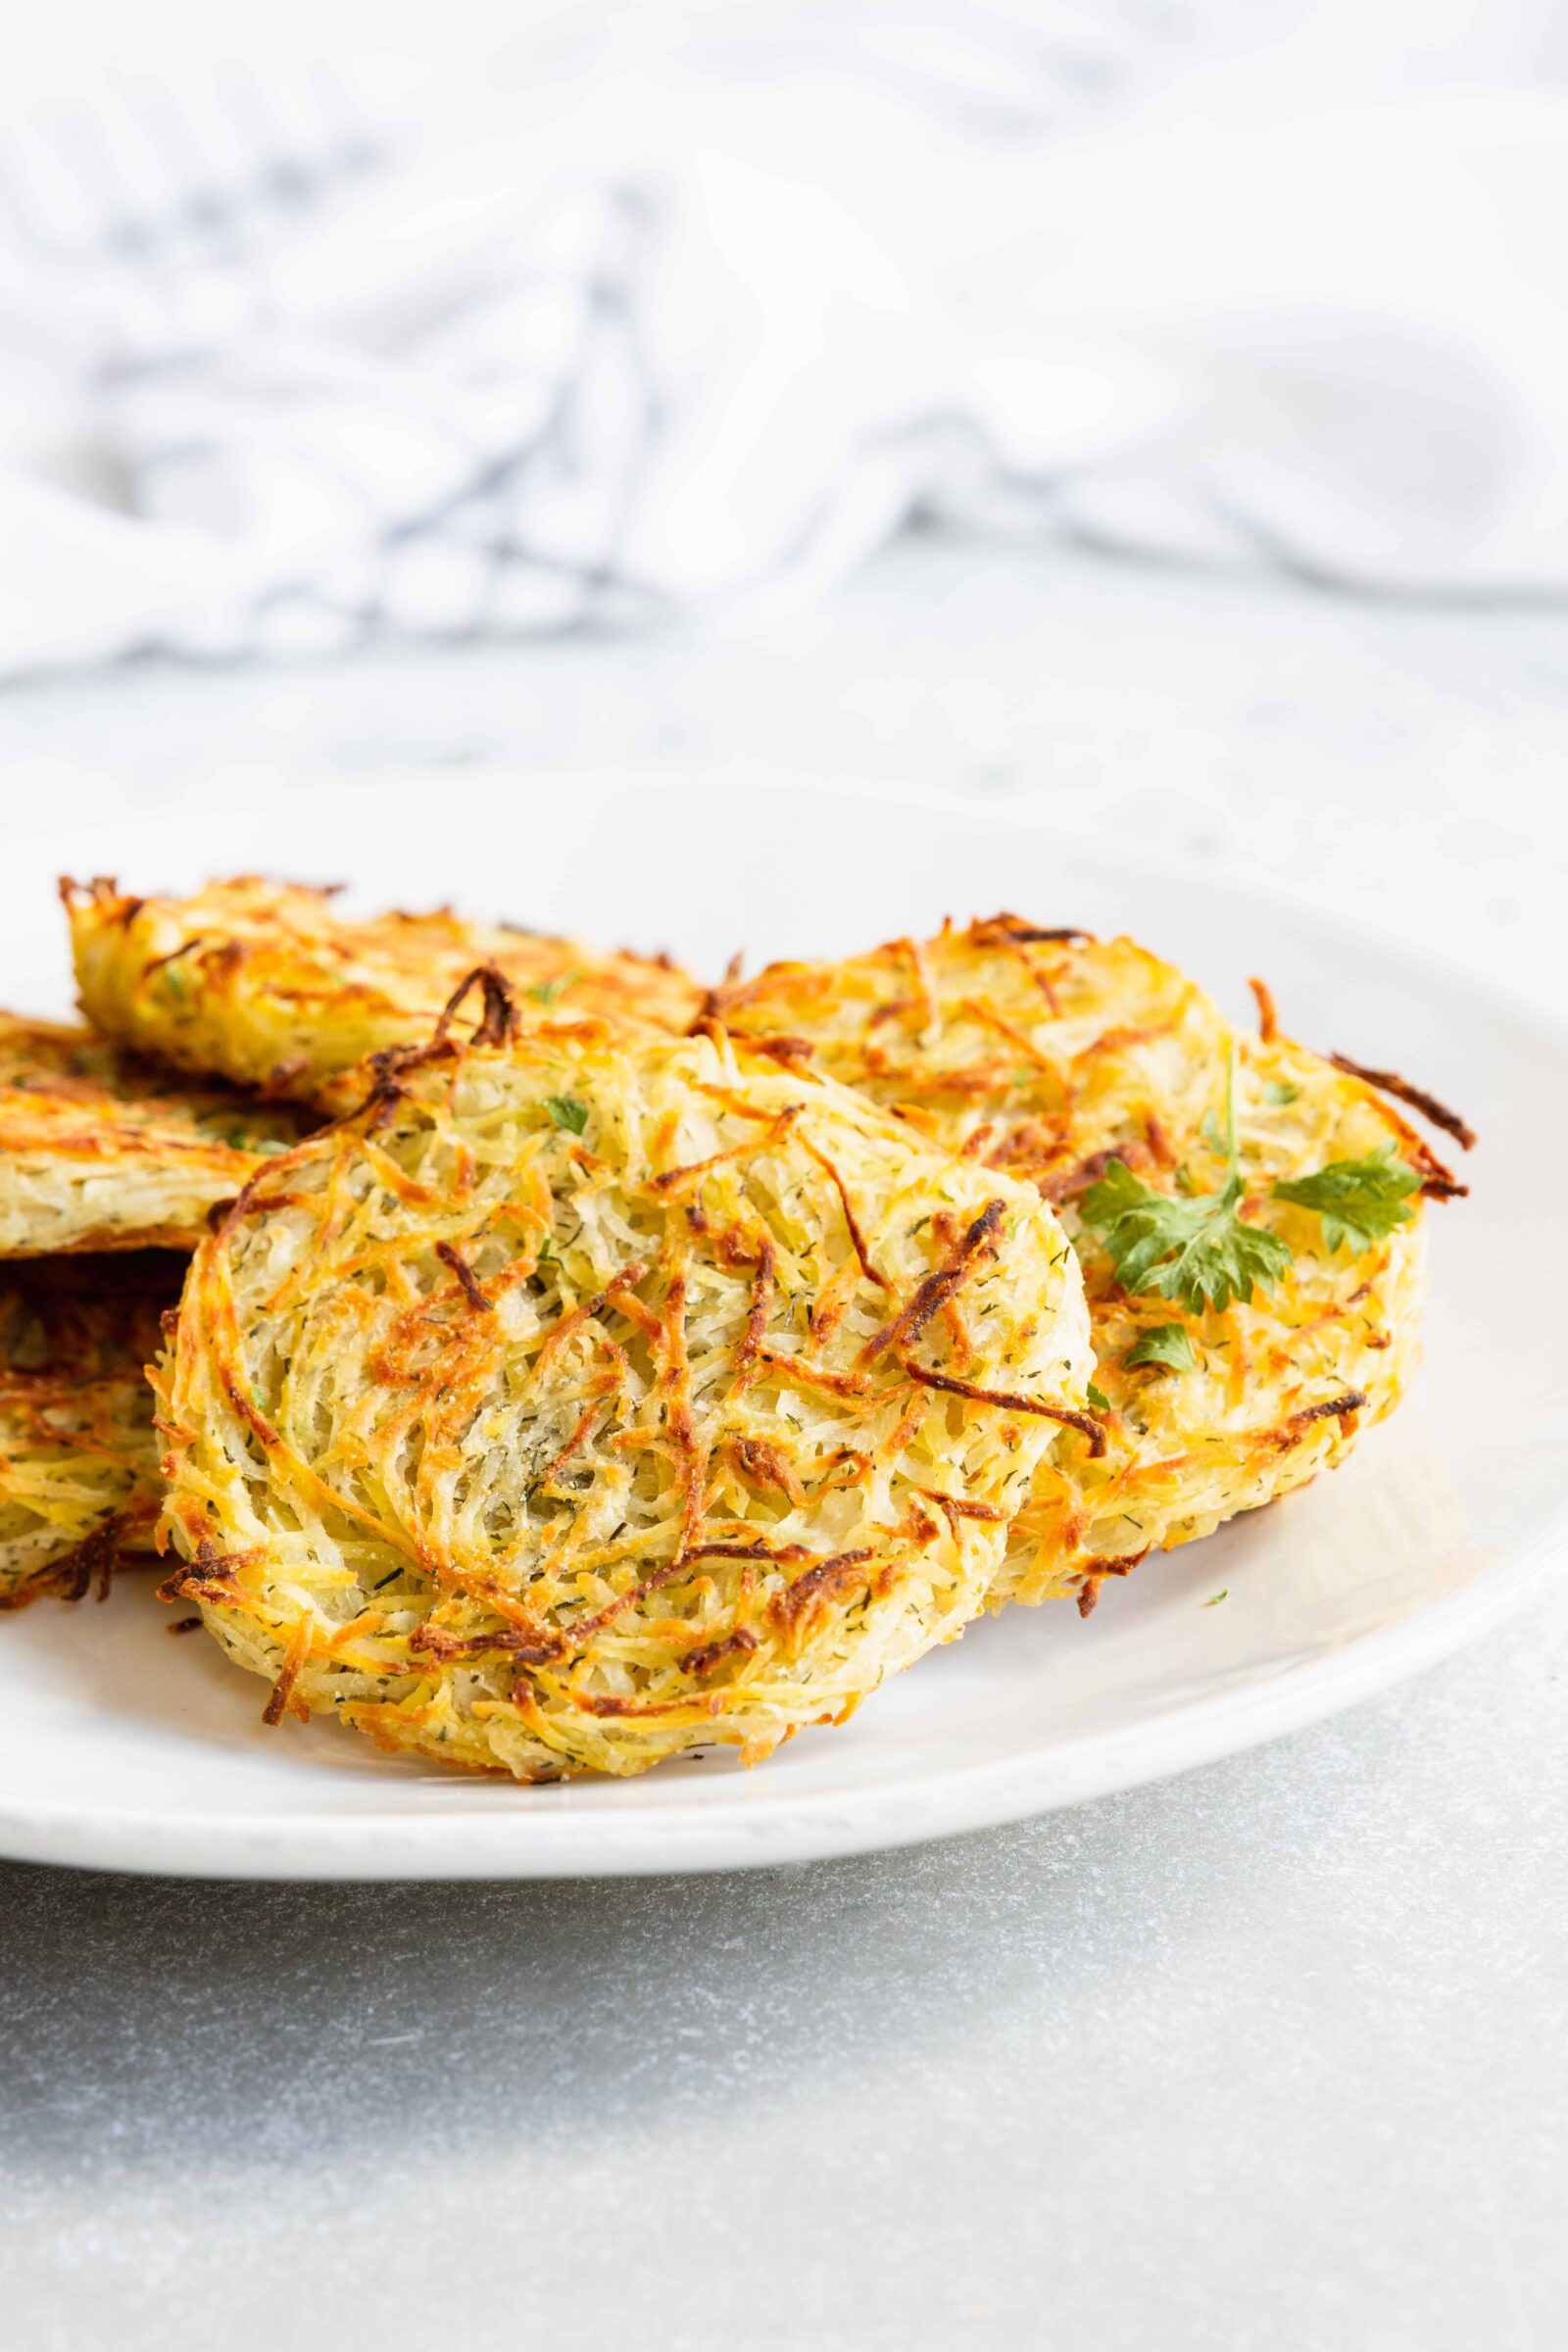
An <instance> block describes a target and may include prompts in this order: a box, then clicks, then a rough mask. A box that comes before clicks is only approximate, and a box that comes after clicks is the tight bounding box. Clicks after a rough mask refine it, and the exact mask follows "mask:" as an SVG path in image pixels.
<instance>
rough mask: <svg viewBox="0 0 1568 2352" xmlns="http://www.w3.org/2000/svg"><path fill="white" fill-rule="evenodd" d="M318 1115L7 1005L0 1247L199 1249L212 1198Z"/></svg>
mask: <svg viewBox="0 0 1568 2352" xmlns="http://www.w3.org/2000/svg"><path fill="white" fill-rule="evenodd" d="M308 1123H309V1122H308V1121H307V1120H306V1119H305V1118H304V1117H303V1116H302V1114H300V1113H299V1112H297V1111H294V1110H291V1109H288V1108H287V1107H285V1106H283V1105H281V1104H277V1103H257V1102H255V1101H254V1100H252V1099H251V1098H250V1097H248V1096H245V1095H242V1094H240V1093H238V1092H237V1091H236V1090H234V1089H232V1088H230V1087H227V1086H224V1085H221V1084H217V1083H212V1082H209V1083H208V1085H206V1086H205V1087H200V1088H198V1087H193V1086H192V1085H191V1083H190V1081H189V1080H188V1079H187V1078H185V1077H183V1076H181V1074H180V1073H179V1072H178V1071H176V1070H171V1069H169V1068H168V1067H167V1066H162V1067H160V1066H159V1065H157V1064H155V1063H154V1062H152V1061H150V1060H148V1059H147V1058H146V1057H145V1056H144V1055H140V1054H124V1053H121V1052H120V1051H118V1050H117V1049H116V1048H115V1047H113V1046H109V1045H106V1044H105V1043H104V1041H103V1039H102V1038H99V1037H95V1036H94V1035H93V1034H92V1032H91V1030H89V1029H83V1028H79V1027H76V1026H67V1025H65V1024H62V1023H57V1022H53V1021H25V1020H20V1019H18V1018H17V1017H16V1016H15V1015H13V1014H10V1013H0V1257H21V1256H45V1255H53V1254H56V1253H58V1252H61V1251H64V1250H132V1249H145V1248H147V1247H149V1246H150V1245H154V1244H165V1245H168V1246H169V1247H170V1248H173V1249H186V1250H192V1249H194V1248H195V1246H196V1242H197V1239H198V1237H199V1236H200V1235H201V1234H202V1233H203V1232H204V1231H205V1230H206V1223H207V1212H208V1210H209V1209H210V1208H211V1207H212V1206H213V1204H214V1203H215V1202H216V1201H228V1200H232V1199H233V1197H234V1195H235V1194H236V1193H237V1192H238V1191H239V1189H240V1187H241V1185H243V1184H244V1182H245V1180H246V1178H247V1177H248V1176H250V1175H251V1174H252V1173H253V1172H254V1170H255V1168H256V1165H257V1161H258V1158H259V1157H261V1156H265V1155H266V1154H267V1153H269V1152H281V1151H284V1150H285V1149H286V1148H287V1147H288V1146H289V1145H290V1144H294V1143H297V1142H298V1140H299V1138H300V1136H301V1135H302V1134H303V1133H304V1131H305V1128H306V1126H307V1125H308Z"/></svg>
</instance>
